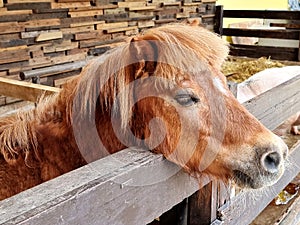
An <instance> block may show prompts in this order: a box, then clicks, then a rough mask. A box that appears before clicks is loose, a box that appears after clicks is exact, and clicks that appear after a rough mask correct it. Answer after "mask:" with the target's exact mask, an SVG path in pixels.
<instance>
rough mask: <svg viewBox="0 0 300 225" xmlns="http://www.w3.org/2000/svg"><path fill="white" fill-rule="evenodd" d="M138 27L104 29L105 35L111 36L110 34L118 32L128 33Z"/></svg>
mask: <svg viewBox="0 0 300 225" xmlns="http://www.w3.org/2000/svg"><path fill="white" fill-rule="evenodd" d="M137 28H138V27H137V26H132V27H120V28H118V27H116V28H108V29H104V32H105V33H108V34H111V33H116V32H120V31H128V30H136V29H137Z"/></svg>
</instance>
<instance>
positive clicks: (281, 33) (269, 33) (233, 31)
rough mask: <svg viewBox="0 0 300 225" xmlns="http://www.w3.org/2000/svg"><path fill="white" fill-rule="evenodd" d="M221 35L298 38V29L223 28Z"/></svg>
mask: <svg viewBox="0 0 300 225" xmlns="http://www.w3.org/2000/svg"><path fill="white" fill-rule="evenodd" d="M223 35H226V36H240V37H260V38H277V39H291V40H298V39H299V31H294V30H285V29H279V30H264V29H238V28H223Z"/></svg>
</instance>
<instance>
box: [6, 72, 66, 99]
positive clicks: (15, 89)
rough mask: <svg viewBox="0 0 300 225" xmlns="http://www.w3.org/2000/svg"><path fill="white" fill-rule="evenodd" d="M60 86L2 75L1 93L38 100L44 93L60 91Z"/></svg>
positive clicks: (49, 93)
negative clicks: (40, 83)
mask: <svg viewBox="0 0 300 225" xmlns="http://www.w3.org/2000/svg"><path fill="white" fill-rule="evenodd" d="M59 91H60V89H59V88H55V87H49V86H45V85H39V84H33V83H28V82H22V81H17V80H12V79H7V78H3V77H0V95H5V96H10V97H14V98H18V99H22V100H25V101H31V102H37V101H38V100H39V98H40V97H41V96H42V95H51V94H54V93H58V92H59Z"/></svg>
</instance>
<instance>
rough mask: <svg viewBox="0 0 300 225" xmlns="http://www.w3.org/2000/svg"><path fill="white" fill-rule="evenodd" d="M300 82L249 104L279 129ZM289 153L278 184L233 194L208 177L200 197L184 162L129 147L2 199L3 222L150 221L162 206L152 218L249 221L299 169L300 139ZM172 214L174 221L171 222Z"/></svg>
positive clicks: (186, 223)
mask: <svg viewBox="0 0 300 225" xmlns="http://www.w3.org/2000/svg"><path fill="white" fill-rule="evenodd" d="M299 87H300V75H299V76H297V77H296V78H294V79H292V80H290V81H287V82H286V83H284V84H282V85H280V86H278V87H275V88H273V89H272V90H270V91H268V92H266V93H264V94H262V95H260V96H257V97H256V98H254V99H251V100H249V101H248V102H246V103H245V104H244V105H245V107H246V108H247V109H248V110H249V111H250V112H251V113H252V114H253V115H255V116H256V117H257V118H258V119H259V120H260V121H261V122H262V123H263V124H264V125H266V126H267V127H268V128H270V129H274V128H275V127H277V126H278V125H279V124H280V123H281V122H282V121H284V120H285V119H287V118H288V117H289V116H291V115H292V114H294V113H295V112H297V111H299V110H300V90H299ZM288 158H289V161H290V166H289V167H288V168H287V170H286V172H285V174H284V176H283V177H282V178H281V179H280V180H279V181H278V182H277V183H276V184H275V185H274V186H272V187H268V188H265V189H264V191H263V192H262V191H260V190H253V191H251V192H250V191H249V192H242V193H240V194H238V195H237V196H235V197H234V198H232V199H231V200H230V201H228V198H227V197H228V194H227V195H226V189H225V188H224V187H223V186H222V185H221V184H220V183H219V182H218V181H214V180H209V179H208V178H207V179H203V181H202V186H203V187H202V190H204V192H203V193H204V194H202V195H200V199H201V200H200V204H196V203H197V202H198V199H197V197H196V196H195V194H194V193H195V192H196V191H197V190H198V189H199V184H197V183H196V181H195V180H194V179H193V178H191V177H189V176H188V175H187V174H185V173H184V172H183V171H182V170H180V168H178V166H176V165H175V164H173V163H170V162H168V161H166V160H165V159H164V158H163V157H162V156H161V155H155V154H152V153H151V152H149V151H145V150H141V149H133V148H132V149H126V150H123V151H121V152H118V153H116V154H113V155H110V156H108V157H106V158H103V159H100V160H98V161H96V162H93V163H92V164H89V165H86V166H84V167H82V168H79V169H77V170H74V171H72V172H70V173H67V174H64V175H62V176H60V177H58V178H55V179H53V180H50V181H48V182H45V183H43V184H41V185H38V186H36V187H34V188H32V189H29V190H27V191H24V192H22V193H20V194H18V195H15V196H13V197H11V198H8V199H5V200H3V201H1V204H0V224H49V225H50V224H51V225H52V224H78V225H79V224H101V225H104V224H114V225H117V224H122V225H125V224H128V225H132V224H148V223H151V222H152V221H153V220H154V219H155V218H157V217H160V216H161V215H162V214H163V213H164V214H163V216H161V217H160V218H161V220H160V221H159V222H158V221H156V222H152V224H160V225H167V224H168V225H169V224H181V225H196V224H197V225H199V224H214V225H216V224H239V225H243V224H245V225H246V224H248V223H249V222H251V221H252V220H253V219H254V218H255V217H256V216H257V215H258V214H259V213H260V212H261V211H262V210H263V208H264V207H265V206H267V205H268V203H269V202H270V201H271V200H272V199H273V198H274V197H275V196H276V194H277V193H279V192H280V191H281V190H282V189H283V188H284V187H285V186H286V185H287V184H288V183H289V182H290V181H291V180H292V179H293V178H294V177H295V176H296V175H297V174H298V173H299V171H300V145H299V144H298V145H296V146H294V148H293V149H292V150H291V152H290V154H289V157H288ZM224 193H225V195H224ZM178 203H181V204H180V205H179V206H180V208H179V209H180V210H181V212H180V214H179V216H178V211H175V213H174V209H175V210H178V206H176V205H177V204H178ZM174 206H175V208H173V209H172V210H171V211H170V212H168V211H169V210H170V209H171V208H172V207H174ZM176 207H177V209H176ZM166 212H167V213H166ZM172 212H173V214H172ZM176 212H177V213H176ZM170 213H171V216H165V215H168V214H170ZM172 215H175V218H177V222H176V223H175V222H173V223H170V217H171V219H172ZM163 218H169V219H165V220H164V219H163ZM173 218H174V217H173Z"/></svg>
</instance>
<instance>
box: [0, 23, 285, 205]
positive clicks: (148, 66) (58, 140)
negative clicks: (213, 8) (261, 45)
mask: <svg viewBox="0 0 300 225" xmlns="http://www.w3.org/2000/svg"><path fill="white" fill-rule="evenodd" d="M227 54H228V48H227V46H226V44H225V43H224V41H223V40H222V39H221V38H219V37H218V36H216V35H215V34H213V33H211V32H209V31H207V30H206V29H204V28H201V27H199V26H189V25H184V24H171V25H167V26H162V27H159V28H154V29H151V30H148V31H146V32H145V33H144V34H141V35H139V36H136V37H134V38H132V39H131V41H129V42H128V43H126V44H124V45H123V46H120V47H118V48H115V49H113V50H112V51H110V52H109V53H107V54H104V55H103V56H100V57H99V58H96V59H94V60H93V61H92V62H91V63H89V65H88V66H87V67H85V68H84V70H83V71H82V73H81V75H80V76H79V77H77V78H74V79H73V80H72V81H70V82H69V83H67V84H66V85H65V87H64V88H63V89H62V91H61V92H60V93H59V94H57V95H54V96H51V97H49V98H44V99H42V100H41V102H40V103H39V104H38V106H37V108H35V109H33V110H31V111H29V112H20V113H18V114H17V115H15V116H11V117H8V118H5V119H2V120H1V121H0V153H1V154H0V184H1V186H0V199H4V198H7V197H9V196H12V195H14V194H16V193H18V192H21V191H23V190H25V189H28V188H30V187H33V186H35V185H38V184H40V183H42V182H44V181H47V180H50V179H52V178H54V177H57V176H59V175H61V174H63V173H66V172H68V171H71V170H73V169H76V168H78V167H81V166H83V165H85V164H87V163H89V162H91V161H94V160H96V159H98V158H101V157H104V156H105V155H107V154H111V153H114V152H117V151H120V150H122V149H124V148H126V147H128V146H139V147H142V148H147V149H150V150H152V151H153V152H155V153H161V154H163V155H164V156H165V157H166V158H167V159H168V160H170V161H173V162H175V163H177V164H179V165H181V166H182V167H183V168H184V169H185V170H186V171H187V172H188V173H190V174H191V175H194V176H197V177H199V175H200V174H208V175H211V176H215V177H217V178H220V179H222V180H224V181H228V180H229V179H232V180H234V181H235V182H236V183H237V184H238V185H239V186H242V187H250V188H259V187H262V186H265V185H271V184H273V183H274V182H276V181H277V180H278V179H279V177H280V176H281V175H282V173H283V170H284V158H285V156H286V154H287V147H286V145H285V144H284V143H283V141H282V140H281V139H280V138H279V137H277V136H276V135H274V134H273V133H272V132H270V131H269V130H268V129H266V128H265V127H264V126H263V125H262V124H261V123H260V122H258V121H257V120H256V119H255V118H254V117H253V116H252V115H251V114H250V113H249V112H247V111H246V109H245V108H244V107H243V106H241V105H240V104H239V103H238V102H237V100H236V99H235V98H234V96H233V95H232V94H231V93H230V91H229V90H228V89H227V85H226V81H225V77H224V76H223V74H222V73H221V72H220V67H221V64H222V62H223V61H224V59H225V57H226V56H227Z"/></svg>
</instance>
